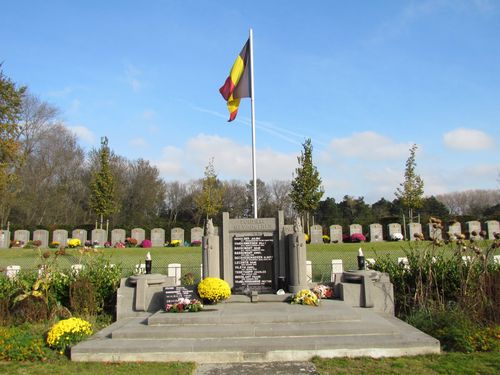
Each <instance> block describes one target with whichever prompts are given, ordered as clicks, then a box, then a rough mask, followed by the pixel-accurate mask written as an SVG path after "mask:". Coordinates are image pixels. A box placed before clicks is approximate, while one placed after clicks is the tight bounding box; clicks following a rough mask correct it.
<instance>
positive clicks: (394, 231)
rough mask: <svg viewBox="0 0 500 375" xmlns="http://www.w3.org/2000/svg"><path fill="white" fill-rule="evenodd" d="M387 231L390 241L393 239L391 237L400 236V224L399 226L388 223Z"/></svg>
mask: <svg viewBox="0 0 500 375" xmlns="http://www.w3.org/2000/svg"><path fill="white" fill-rule="evenodd" d="M387 229H388V232H389V238H390V239H393V235H395V234H402V232H401V224H399V223H390V224H388V225H387Z"/></svg>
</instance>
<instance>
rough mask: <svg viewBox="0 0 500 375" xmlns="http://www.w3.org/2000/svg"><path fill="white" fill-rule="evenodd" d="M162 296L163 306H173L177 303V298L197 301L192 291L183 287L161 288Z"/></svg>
mask: <svg viewBox="0 0 500 375" xmlns="http://www.w3.org/2000/svg"><path fill="white" fill-rule="evenodd" d="M163 295H164V296H165V305H167V304H169V305H173V304H174V303H177V301H178V300H179V298H187V299H189V300H192V299H199V297H198V296H197V295H196V293H195V292H194V289H190V288H186V287H183V286H166V287H164V288H163Z"/></svg>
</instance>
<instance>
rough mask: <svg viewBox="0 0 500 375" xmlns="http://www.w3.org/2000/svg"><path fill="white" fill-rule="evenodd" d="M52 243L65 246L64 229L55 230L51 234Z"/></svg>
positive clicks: (66, 235)
mask: <svg viewBox="0 0 500 375" xmlns="http://www.w3.org/2000/svg"><path fill="white" fill-rule="evenodd" d="M52 242H57V243H59V245H60V246H66V243H67V242H68V231H67V230H66V229H56V230H55V231H54V232H52Z"/></svg>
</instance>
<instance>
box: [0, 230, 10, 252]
mask: <svg viewBox="0 0 500 375" xmlns="http://www.w3.org/2000/svg"><path fill="white" fill-rule="evenodd" d="M9 246H10V230H4V229H0V249H8V248H9Z"/></svg>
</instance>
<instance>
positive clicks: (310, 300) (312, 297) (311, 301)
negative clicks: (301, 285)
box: [291, 289, 319, 306]
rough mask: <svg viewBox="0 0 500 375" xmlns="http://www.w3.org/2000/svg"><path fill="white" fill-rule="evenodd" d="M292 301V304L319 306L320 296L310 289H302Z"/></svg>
mask: <svg viewBox="0 0 500 375" xmlns="http://www.w3.org/2000/svg"><path fill="white" fill-rule="evenodd" d="M291 303H292V305H293V304H296V305H309V306H319V299H318V296H316V294H314V293H313V292H312V291H310V290H309V289H302V290H301V291H300V292H298V293H296V294H295V295H294V296H293V297H292V301H291Z"/></svg>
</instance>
